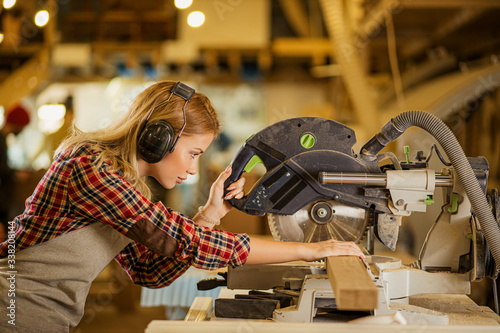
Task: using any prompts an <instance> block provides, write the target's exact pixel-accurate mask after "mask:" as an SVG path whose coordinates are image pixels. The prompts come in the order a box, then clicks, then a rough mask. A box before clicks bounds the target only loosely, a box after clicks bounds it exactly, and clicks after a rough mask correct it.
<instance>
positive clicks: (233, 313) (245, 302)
mask: <svg viewBox="0 0 500 333" xmlns="http://www.w3.org/2000/svg"><path fill="white" fill-rule="evenodd" d="M277 308H279V301H278V300H274V299H233V298H218V299H216V300H215V311H214V312H215V316H216V317H218V318H241V319H268V318H272V317H273V312H274V310H276V309H277Z"/></svg>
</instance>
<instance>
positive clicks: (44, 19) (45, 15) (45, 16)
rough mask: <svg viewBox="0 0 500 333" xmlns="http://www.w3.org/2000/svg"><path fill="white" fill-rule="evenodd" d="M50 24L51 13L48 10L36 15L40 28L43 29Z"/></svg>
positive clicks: (36, 22)
mask: <svg viewBox="0 0 500 333" xmlns="http://www.w3.org/2000/svg"><path fill="white" fill-rule="evenodd" d="M48 22H49V12H48V11H46V10H40V11H38V13H36V15H35V24H36V25H37V26H38V27H43V26H45V25H46V24H47V23H48Z"/></svg>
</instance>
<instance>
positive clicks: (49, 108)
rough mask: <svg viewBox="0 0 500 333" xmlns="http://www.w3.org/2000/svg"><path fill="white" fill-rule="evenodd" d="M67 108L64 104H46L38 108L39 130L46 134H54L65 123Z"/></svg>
mask: <svg viewBox="0 0 500 333" xmlns="http://www.w3.org/2000/svg"><path fill="white" fill-rule="evenodd" d="M65 114H66V107H65V106H64V105H63V104H45V105H42V106H40V108H38V128H39V129H40V130H41V131H42V132H43V133H45V134H50V133H54V132H55V131H57V130H58V129H59V128H60V127H61V126H62V124H63V123H64V115H65Z"/></svg>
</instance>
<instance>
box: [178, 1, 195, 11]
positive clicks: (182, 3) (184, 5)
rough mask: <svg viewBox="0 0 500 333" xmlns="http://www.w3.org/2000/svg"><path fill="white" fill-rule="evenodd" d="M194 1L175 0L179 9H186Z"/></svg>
mask: <svg viewBox="0 0 500 333" xmlns="http://www.w3.org/2000/svg"><path fill="white" fill-rule="evenodd" d="M192 3H193V0H175V7H177V8H178V9H186V8H188V7H189V6H191V4H192Z"/></svg>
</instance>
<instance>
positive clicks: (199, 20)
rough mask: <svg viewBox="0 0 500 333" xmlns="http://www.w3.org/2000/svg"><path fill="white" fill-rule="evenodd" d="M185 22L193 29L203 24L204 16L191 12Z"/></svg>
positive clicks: (200, 13)
mask: <svg viewBox="0 0 500 333" xmlns="http://www.w3.org/2000/svg"><path fill="white" fill-rule="evenodd" d="M187 22H188V24H189V25H190V26H191V27H193V28H196V27H199V26H200V25H202V24H203V22H205V14H203V13H202V12H198V11H196V12H191V13H190V14H189V15H188V18H187Z"/></svg>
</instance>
